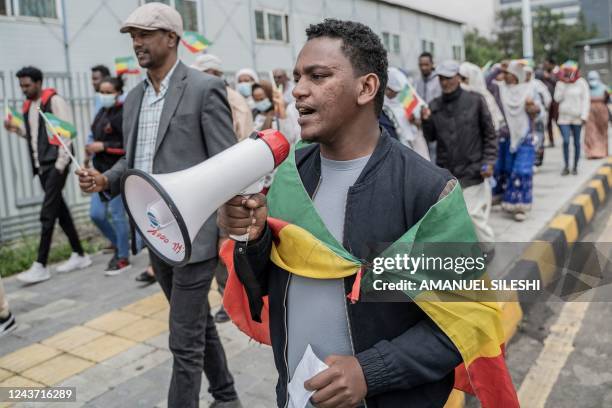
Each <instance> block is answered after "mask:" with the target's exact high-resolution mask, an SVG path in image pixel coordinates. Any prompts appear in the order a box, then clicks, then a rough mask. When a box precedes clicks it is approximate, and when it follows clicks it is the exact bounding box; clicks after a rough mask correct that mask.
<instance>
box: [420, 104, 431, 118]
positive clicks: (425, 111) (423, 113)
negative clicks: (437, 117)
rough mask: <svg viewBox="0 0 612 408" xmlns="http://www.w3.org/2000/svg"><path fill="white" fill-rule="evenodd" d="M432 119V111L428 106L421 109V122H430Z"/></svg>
mask: <svg viewBox="0 0 612 408" xmlns="http://www.w3.org/2000/svg"><path fill="white" fill-rule="evenodd" d="M430 117H431V109H429V108H428V107H427V106H423V107H422V108H421V120H429V118H430Z"/></svg>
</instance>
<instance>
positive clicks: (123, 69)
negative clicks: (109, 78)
mask: <svg viewBox="0 0 612 408" xmlns="http://www.w3.org/2000/svg"><path fill="white" fill-rule="evenodd" d="M115 72H116V74H117V76H119V75H123V74H139V73H140V69H139V68H138V64H137V63H136V59H135V58H134V57H133V56H129V57H117V58H115Z"/></svg>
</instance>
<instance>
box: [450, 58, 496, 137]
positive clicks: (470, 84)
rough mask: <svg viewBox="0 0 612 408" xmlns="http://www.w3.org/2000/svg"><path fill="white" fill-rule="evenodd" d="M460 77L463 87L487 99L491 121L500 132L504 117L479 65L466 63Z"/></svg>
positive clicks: (460, 68) (461, 68) (460, 70)
mask: <svg viewBox="0 0 612 408" xmlns="http://www.w3.org/2000/svg"><path fill="white" fill-rule="evenodd" d="M459 75H461V78H462V83H461V87H462V88H463V89H465V90H467V91H472V92H476V93H479V94H480V95H482V96H483V97H484V98H485V101H486V102H487V107H488V108H489V112H490V113H491V119H493V126H495V130H496V131H498V130H499V129H500V128H501V126H502V125H503V123H504V115H502V113H501V111H500V110H499V106H497V102H495V98H494V97H493V95H491V92H489V90H488V89H487V84H486V83H485V79H484V75H483V73H482V70H481V69H480V67H479V66H478V65H475V64H472V63H471V62H464V63H463V64H461V66H460V67H459Z"/></svg>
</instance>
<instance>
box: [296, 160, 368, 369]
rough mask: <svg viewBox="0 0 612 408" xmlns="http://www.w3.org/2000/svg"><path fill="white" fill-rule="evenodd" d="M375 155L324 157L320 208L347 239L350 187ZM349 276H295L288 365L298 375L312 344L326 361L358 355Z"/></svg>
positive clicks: (337, 232) (340, 237)
mask: <svg viewBox="0 0 612 408" xmlns="http://www.w3.org/2000/svg"><path fill="white" fill-rule="evenodd" d="M369 158H370V156H365V157H361V158H358V159H355V160H347V161H335V160H328V159H326V158H324V157H321V183H320V184H319V187H318V190H317V192H316V195H315V197H314V198H313V202H314V206H315V208H316V209H317V211H318V213H319V215H320V216H321V219H322V220H323V222H324V223H325V226H326V227H327V229H328V230H329V232H330V233H331V234H332V235H333V236H334V238H336V240H337V241H338V242H340V243H342V240H343V231H344V214H345V207H346V198H347V194H348V190H349V187H351V186H352V185H353V184H355V181H357V178H358V177H359V175H360V174H361V172H362V170H363V168H364V167H365V165H366V163H367V162H368V159H369ZM345 297H346V295H345V293H344V282H343V279H311V278H304V277H301V276H297V275H293V276H291V283H290V285H289V294H288V299H287V304H288V310H287V313H288V319H287V321H288V352H287V354H288V363H289V376H290V378H291V377H292V376H293V372H294V371H295V369H296V367H297V365H298V363H299V362H300V360H301V358H302V356H303V355H304V351H306V347H307V346H308V344H310V345H311V346H312V351H314V353H315V354H316V355H317V357H319V359H321V360H325V358H327V357H328V356H330V355H332V354H336V355H352V354H353V348H352V345H351V339H350V335H349V327H348V315H347V310H346V300H345Z"/></svg>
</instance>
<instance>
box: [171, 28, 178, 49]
mask: <svg viewBox="0 0 612 408" xmlns="http://www.w3.org/2000/svg"><path fill="white" fill-rule="evenodd" d="M168 37H169V41H168V46H169V47H170V48H174V47H176V48H178V43H179V41H180V37H179V36H178V35H177V34H176V33H175V32H174V31H171V32H169V33H168Z"/></svg>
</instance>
